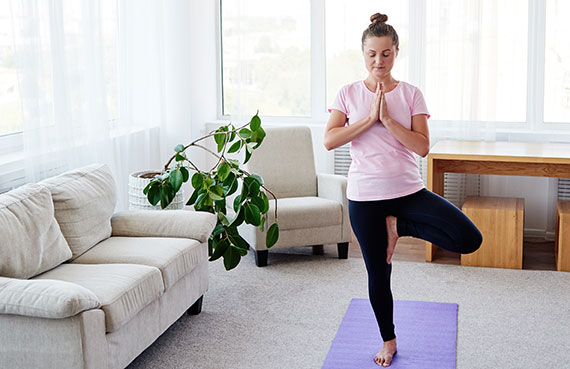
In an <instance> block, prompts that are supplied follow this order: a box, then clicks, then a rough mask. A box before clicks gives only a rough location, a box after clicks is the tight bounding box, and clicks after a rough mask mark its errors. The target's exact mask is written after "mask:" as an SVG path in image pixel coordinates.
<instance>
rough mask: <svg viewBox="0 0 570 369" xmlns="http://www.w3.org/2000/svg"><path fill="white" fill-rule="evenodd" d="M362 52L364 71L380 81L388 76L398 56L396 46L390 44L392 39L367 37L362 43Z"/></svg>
mask: <svg viewBox="0 0 570 369" xmlns="http://www.w3.org/2000/svg"><path fill="white" fill-rule="evenodd" d="M362 52H363V54H364V63H365V64H366V69H367V70H368V72H369V73H370V74H371V75H372V76H374V77H375V78H376V79H377V80H380V79H383V78H385V77H387V76H389V75H390V71H391V70H392V67H393V66H394V60H395V59H396V56H397V55H398V50H397V49H396V46H395V45H394V44H392V37H390V36H382V37H368V38H367V39H366V40H365V41H364V47H363V50H362Z"/></svg>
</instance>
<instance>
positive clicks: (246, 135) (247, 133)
mask: <svg viewBox="0 0 570 369" xmlns="http://www.w3.org/2000/svg"><path fill="white" fill-rule="evenodd" d="M238 133H239V135H240V136H241V138H243V139H248V138H250V137H251V130H249V129H247V128H242V129H240V131H239V132H238Z"/></svg>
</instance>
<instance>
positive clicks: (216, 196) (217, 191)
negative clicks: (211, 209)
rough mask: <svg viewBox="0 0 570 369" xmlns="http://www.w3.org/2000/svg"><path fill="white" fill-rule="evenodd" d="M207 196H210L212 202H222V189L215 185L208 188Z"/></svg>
mask: <svg viewBox="0 0 570 369" xmlns="http://www.w3.org/2000/svg"><path fill="white" fill-rule="evenodd" d="M208 195H210V197H211V198H212V200H223V199H224V190H223V189H222V187H220V186H218V185H215V186H212V187H210V188H208Z"/></svg>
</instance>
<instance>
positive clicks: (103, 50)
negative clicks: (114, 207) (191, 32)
mask: <svg viewBox="0 0 570 369" xmlns="http://www.w3.org/2000/svg"><path fill="white" fill-rule="evenodd" d="M11 5H12V16H13V23H14V34H15V37H14V43H15V46H16V55H17V59H18V61H19V70H20V73H19V83H20V91H21V101H22V112H23V123H22V126H23V133H22V135H23V141H24V160H25V169H26V170H25V171H26V181H27V182H36V181H39V180H41V179H43V178H46V177H49V176H52V175H55V174H58V173H61V172H63V171H66V170H69V169H72V168H76V167H79V166H82V165H87V164H91V163H95V162H99V163H106V164H108V165H109V166H110V168H111V170H112V172H113V175H114V178H115V180H116V182H117V188H118V194H119V196H118V200H119V201H118V209H125V208H126V207H127V182H128V173H130V172H133V171H136V170H145V169H159V168H160V167H161V166H162V164H163V163H164V162H166V160H167V155H168V154H169V152H170V151H171V150H170V149H169V147H167V146H168V145H171V144H172V143H171V142H168V139H167V136H166V133H167V132H168V129H170V130H171V132H173V134H174V135H176V133H175V131H176V130H180V129H182V130H183V131H182V132H180V133H179V135H182V136H187V137H189V136H190V134H191V132H190V125H187V126H184V124H183V121H182V120H183V118H182V116H188V115H189V111H188V109H189V108H188V107H187V106H188V103H187V101H184V96H181V95H180V93H184V92H185V91H184V89H182V90H181V89H180V83H187V82H188V78H187V76H188V71H187V70H184V69H183V68H180V66H181V65H183V63H185V62H187V61H188V59H189V53H185V54H182V55H185V56H186V60H182V61H180V60H178V61H177V64H176V66H177V67H178V68H176V70H173V69H174V68H172V67H173V62H171V61H167V60H166V59H167V57H168V56H169V55H172V54H173V53H176V52H175V51H173V50H176V48H177V47H178V45H177V40H176V38H175V37H174V38H173V37H172V36H173V35H172V30H171V28H172V24H177V25H180V23H181V22H180V20H181V19H182V20H183V19H184V17H188V16H189V12H187V10H188V9H187V8H188V7H187V5H186V4H185V2H184V1H171V2H166V1H160V0H137V1H133V0H101V1H91V0H51V1H44V0H35V1H34V0H11ZM179 10H181V11H179ZM172 16H174V17H175V18H176V19H175V22H170V21H169V19H165V18H167V17H172ZM182 39H183V40H184V39H185V38H182ZM180 48H181V49H187V48H189V46H188V45H180ZM179 54H180V53H179ZM173 81H174V82H173ZM176 81H181V82H178V83H177V82H176ZM186 88H189V87H186ZM188 118H189V117H188ZM167 144H168V145H167Z"/></svg>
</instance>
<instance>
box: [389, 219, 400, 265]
mask: <svg viewBox="0 0 570 369" xmlns="http://www.w3.org/2000/svg"><path fill="white" fill-rule="evenodd" d="M396 221H397V218H396V217H394V216H392V215H388V216H387V217H386V230H387V231H388V249H387V251H386V255H387V256H386V262H387V263H388V264H390V262H391V261H392V255H394V249H396V242H398V238H399V236H398V227H397V226H396Z"/></svg>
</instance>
